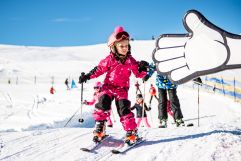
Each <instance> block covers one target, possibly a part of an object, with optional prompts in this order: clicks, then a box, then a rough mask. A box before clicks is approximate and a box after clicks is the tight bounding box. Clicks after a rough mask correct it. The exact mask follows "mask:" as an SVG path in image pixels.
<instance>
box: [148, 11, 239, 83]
mask: <svg viewBox="0 0 241 161" xmlns="http://www.w3.org/2000/svg"><path fill="white" fill-rule="evenodd" d="M183 23H184V26H185V28H186V30H187V31H188V34H163V35H161V36H160V37H159V38H158V39H157V41H156V48H155V49H154V51H153V54H152V59H153V61H154V62H155V63H156V67H157V72H158V73H159V74H162V75H167V76H168V78H169V79H170V80H171V81H172V82H174V83H176V84H182V83H185V82H187V81H189V80H191V79H193V78H196V77H198V76H201V75H207V74H211V73H216V72H219V71H222V70H226V69H235V68H241V36H240V35H235V34H232V33H229V32H227V31H224V30H223V29H221V28H219V27H217V26H215V25H214V24H212V23H211V22H209V21H208V20H207V19H206V18H205V17H204V16H203V15H202V14H201V13H200V12H198V11H196V10H190V11H188V12H187V13H186V15H185V16H184V18H183Z"/></svg>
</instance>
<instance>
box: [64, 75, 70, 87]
mask: <svg viewBox="0 0 241 161" xmlns="http://www.w3.org/2000/svg"><path fill="white" fill-rule="evenodd" d="M64 84H65V85H66V87H67V90H70V88H69V79H68V78H66V80H65V82H64Z"/></svg>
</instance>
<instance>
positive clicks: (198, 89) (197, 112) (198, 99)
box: [197, 84, 199, 127]
mask: <svg viewBox="0 0 241 161" xmlns="http://www.w3.org/2000/svg"><path fill="white" fill-rule="evenodd" d="M197 91H198V94H197V105H198V112H197V113H198V114H197V120H198V127H199V84H198V88H197Z"/></svg>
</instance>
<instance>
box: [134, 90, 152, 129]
mask: <svg viewBox="0 0 241 161" xmlns="http://www.w3.org/2000/svg"><path fill="white" fill-rule="evenodd" d="M143 105H144V108H145V109H144V110H143ZM134 109H136V115H137V116H136V117H137V127H139V126H140V124H141V121H144V124H145V126H146V127H148V128H150V127H151V126H150V124H149V123H148V120H147V115H146V111H150V110H151V108H150V107H149V108H148V107H147V106H146V103H144V99H143V97H142V94H137V95H136V103H135V105H134V106H133V107H131V110H134ZM143 111H144V114H143Z"/></svg>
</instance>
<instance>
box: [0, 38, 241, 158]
mask: <svg viewBox="0 0 241 161" xmlns="http://www.w3.org/2000/svg"><path fill="white" fill-rule="evenodd" d="M131 46H132V55H133V57H135V58H136V59H137V60H146V61H149V62H150V61H151V54H152V50H153V49H154V47H155V41H133V42H131ZM108 54H109V49H108V47H107V46H106V44H98V45H91V46H80V47H55V48H52V47H28V46H11V45H0V160H1V161H10V160H14V161H26V160H34V161H40V160H41V161H62V160H68V161H85V160H86V161H87V160H88V161H97V160H102V161H104V160H109V161H113V160H115V161H119V160H120V161H134V160H141V161H155V160H156V161H175V160H176V161H177V160H178V161H187V160H188V161H198V160H200V161H210V160H215V161H226V160H232V161H239V160H240V158H241V105H240V103H236V102H233V100H231V99H229V98H225V97H223V96H221V95H218V94H214V93H207V92H204V91H200V95H199V98H200V104H199V110H200V120H199V122H200V126H199V127H198V119H197V116H198V103H197V100H198V92H197V88H187V87H186V86H185V85H181V86H179V87H178V96H179V99H180V103H181V108H182V112H183V115H184V121H185V123H186V124H187V123H194V126H193V127H180V128H177V127H175V126H174V125H173V124H172V123H173V120H172V119H171V118H170V119H169V120H168V128H166V129H159V128H158V123H159V122H158V119H157V116H158V111H157V105H158V103H157V101H156V100H154V101H153V104H152V110H151V111H150V112H148V119H149V122H150V123H151V126H152V127H151V128H150V129H146V128H145V127H141V128H140V129H139V132H140V134H141V133H142V134H145V137H146V141H145V142H144V143H143V144H141V145H139V146H136V147H135V148H134V149H132V150H130V151H128V152H127V153H125V154H119V155H113V154H112V153H111V152H110V150H112V149H113V148H115V147H118V146H120V145H122V138H123V136H124V135H125V132H124V130H123V129H122V126H121V124H120V122H119V117H118V115H117V112H116V107H115V105H114V104H113V105H112V108H113V114H112V116H111V118H112V120H113V121H114V127H113V128H108V129H107V133H108V134H110V135H111V136H112V137H110V139H108V140H107V141H106V142H105V143H104V144H103V145H102V146H100V147H99V148H98V149H97V150H96V151H95V152H94V153H87V152H83V151H80V148H81V147H85V146H88V145H89V144H91V140H92V131H93V127H94V120H93V118H92V115H91V112H92V111H93V108H94V107H93V106H83V111H82V112H83V113H82V116H83V118H84V122H83V124H80V123H79V122H78V119H79V117H80V110H79V109H80V86H79V85H78V84H77V86H79V87H78V88H73V89H71V90H66V86H65V84H64V81H65V79H66V78H70V79H74V80H75V81H76V82H77V79H78V77H79V75H80V73H81V72H88V71H89V70H91V69H92V68H93V67H94V66H96V65H97V64H98V62H99V61H100V60H101V59H103V58H104V57H105V56H107V55H108ZM218 74H220V73H218ZM221 74H223V75H225V76H230V77H233V76H237V77H239V75H240V72H239V70H232V71H226V72H222V73H221ZM9 80H10V84H8V81H9ZM97 80H98V81H102V80H103V76H101V77H99V78H97V79H95V80H90V81H89V82H87V83H86V84H84V99H87V100H89V99H91V98H92V94H93V88H92V87H93V83H94V82H96V81H97ZM136 81H139V83H141V80H140V79H136V78H134V77H131V84H132V85H131V88H130V90H129V97H130V100H131V101H132V104H133V103H134V101H135V87H134V83H135V82H136ZM151 83H152V84H154V83H155V77H152V78H151V79H150V80H149V81H148V83H147V84H146V87H145V89H146V101H148V100H149V94H148V89H149V87H150V84H151ZM190 84H192V82H190ZM52 85H53V86H54V88H55V90H56V93H55V94H54V95H51V94H50V93H49V89H50V87H51V86H52ZM141 89H144V86H143V84H141ZM78 110H79V111H78ZM76 111H78V112H77V114H76V115H75V117H73V119H72V120H71V121H70V122H69V123H68V125H67V126H66V127H64V125H65V124H66V122H67V121H68V120H69V118H70V117H71V116H72V115H73V114H74V113H75V112H76Z"/></svg>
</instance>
